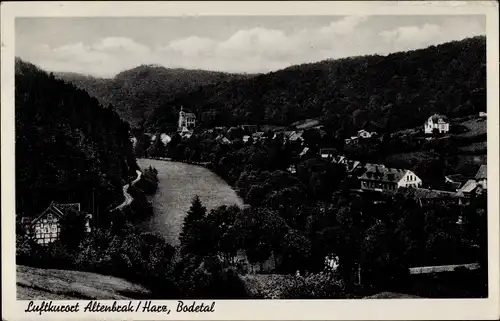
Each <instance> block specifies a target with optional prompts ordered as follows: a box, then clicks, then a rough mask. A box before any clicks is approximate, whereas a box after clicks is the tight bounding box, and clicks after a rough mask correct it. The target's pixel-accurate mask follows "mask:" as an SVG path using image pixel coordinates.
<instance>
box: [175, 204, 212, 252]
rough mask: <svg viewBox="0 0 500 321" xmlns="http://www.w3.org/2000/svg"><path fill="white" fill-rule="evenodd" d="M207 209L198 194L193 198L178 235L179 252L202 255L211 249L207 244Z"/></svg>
mask: <svg viewBox="0 0 500 321" xmlns="http://www.w3.org/2000/svg"><path fill="white" fill-rule="evenodd" d="M206 213H207V209H206V208H205V207H204V206H203V204H202V203H201V201H200V198H199V197H198V195H196V196H195V197H194V198H193V201H192V202H191V207H190V208H189V211H188V213H187V215H186V216H185V217H184V224H183V226H182V231H181V233H180V235H179V239H180V243H181V252H182V253H183V254H188V253H189V254H194V255H203V254H205V253H208V252H211V251H213V248H212V247H211V245H210V244H207V242H206V241H207V224H206V222H205V218H206Z"/></svg>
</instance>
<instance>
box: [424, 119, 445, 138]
mask: <svg viewBox="0 0 500 321" xmlns="http://www.w3.org/2000/svg"><path fill="white" fill-rule="evenodd" d="M435 129H437V130H438V132H439V133H440V134H446V133H447V132H449V131H450V122H449V121H448V118H447V117H446V116H442V115H438V114H434V115H432V116H431V117H429V119H427V121H426V122H425V124H424V132H425V133H426V134H432V133H434V130H435Z"/></svg>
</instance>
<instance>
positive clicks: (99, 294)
mask: <svg viewBox="0 0 500 321" xmlns="http://www.w3.org/2000/svg"><path fill="white" fill-rule="evenodd" d="M16 272H17V273H16V274H17V279H16V285H17V299H18V300H92V299H100V300H129V299H143V298H146V297H148V295H149V294H150V292H149V290H147V289H146V288H144V287H142V286H141V285H138V284H134V283H131V282H128V281H126V280H124V279H120V278H116V277H112V276H107V275H101V274H96V273H89V272H80V271H67V270H52V269H38V268H33V267H28V266H22V265H17V266H16Z"/></svg>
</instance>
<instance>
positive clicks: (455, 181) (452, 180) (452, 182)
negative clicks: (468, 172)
mask: <svg viewBox="0 0 500 321" xmlns="http://www.w3.org/2000/svg"><path fill="white" fill-rule="evenodd" d="M444 179H445V183H446V184H447V185H448V186H449V187H450V188H451V189H452V190H453V191H458V190H459V189H460V187H462V186H463V185H464V184H465V182H467V178H466V177H465V176H463V175H462V174H453V175H447V176H445V177H444Z"/></svg>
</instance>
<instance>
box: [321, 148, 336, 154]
mask: <svg viewBox="0 0 500 321" xmlns="http://www.w3.org/2000/svg"><path fill="white" fill-rule="evenodd" d="M334 152H335V149H334V148H321V149H320V150H319V153H320V154H333V153H334Z"/></svg>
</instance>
